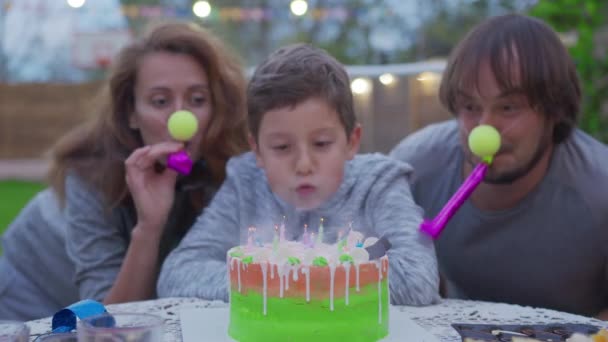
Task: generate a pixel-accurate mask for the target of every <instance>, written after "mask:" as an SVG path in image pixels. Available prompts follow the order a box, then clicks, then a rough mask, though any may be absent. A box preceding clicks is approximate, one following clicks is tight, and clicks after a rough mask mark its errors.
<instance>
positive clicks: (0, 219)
mask: <svg viewBox="0 0 608 342" xmlns="http://www.w3.org/2000/svg"><path fill="white" fill-rule="evenodd" d="M44 187H45V185H44V184H43V183H38V182H26V181H14V180H5V181H0V235H2V234H3V233H4V230H6V228H7V227H8V225H9V223H10V222H11V221H12V220H13V219H14V218H15V216H17V214H18V213H19V211H20V210H21V208H23V206H24V205H25V204H26V203H27V201H29V199H30V198H32V197H33V196H34V195H35V194H36V193H37V192H38V191H40V190H42V189H43V188H44ZM1 253H2V247H1V246H0V254H1Z"/></svg>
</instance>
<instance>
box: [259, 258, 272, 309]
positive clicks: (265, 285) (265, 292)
mask: <svg viewBox="0 0 608 342" xmlns="http://www.w3.org/2000/svg"><path fill="white" fill-rule="evenodd" d="M268 266H269V264H268V263H266V262H263V263H261V264H260V267H261V268H262V297H263V298H264V299H263V304H262V305H263V311H262V312H263V313H264V316H266V302H267V299H268V280H267V279H266V277H267V273H268V270H267V268H268ZM271 267H272V265H271Z"/></svg>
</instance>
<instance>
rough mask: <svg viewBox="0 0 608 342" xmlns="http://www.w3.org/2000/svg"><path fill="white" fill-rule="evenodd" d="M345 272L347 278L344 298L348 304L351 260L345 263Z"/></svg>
mask: <svg viewBox="0 0 608 342" xmlns="http://www.w3.org/2000/svg"><path fill="white" fill-rule="evenodd" d="M344 272H345V273H346V279H345V281H344V299H345V300H346V305H348V288H349V287H350V262H347V263H344Z"/></svg>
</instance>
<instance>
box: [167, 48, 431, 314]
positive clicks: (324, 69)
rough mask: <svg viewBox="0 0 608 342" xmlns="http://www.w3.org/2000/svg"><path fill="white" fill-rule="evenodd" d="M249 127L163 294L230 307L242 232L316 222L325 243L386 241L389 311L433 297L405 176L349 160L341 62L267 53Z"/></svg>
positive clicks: (380, 164) (174, 257)
mask: <svg viewBox="0 0 608 342" xmlns="http://www.w3.org/2000/svg"><path fill="white" fill-rule="evenodd" d="M248 121H249V129H250V135H249V143H250V145H251V148H252V152H249V153H246V154H244V155H241V156H239V157H236V158H233V159H232V160H231V161H230V162H229V163H228V166H227V178H226V182H225V183H224V185H222V188H221V189H220V191H219V192H218V193H217V194H216V196H215V198H214V199H213V201H212V203H211V205H210V206H209V207H208V208H207V209H206V210H205V211H204V213H203V214H202V215H201V216H200V217H199V219H198V220H197V222H196V223H195V225H194V226H193V227H192V229H191V230H190V232H189V233H188V234H187V236H186V237H185V238H184V240H183V241H182V243H181V244H180V245H179V247H177V249H176V250H175V251H174V252H172V253H171V254H170V255H169V257H168V258H167V260H166V262H165V263H164V264H163V268H162V271H161V275H160V278H159V282H158V293H159V295H160V296H164V297H166V296H179V297H185V296H188V297H201V298H204V299H209V300H213V299H222V300H227V299H228V288H227V286H226V284H228V281H227V272H226V252H227V251H228V249H229V248H231V247H234V246H236V245H239V244H242V242H244V241H245V239H246V237H247V234H248V233H249V231H248V227H250V226H254V227H256V228H257V232H256V236H257V237H258V238H260V239H261V241H263V242H270V241H271V236H272V234H273V227H274V226H275V225H277V224H281V223H282V222H284V223H285V238H286V239H287V240H300V239H301V238H302V235H303V233H304V227H305V225H306V226H307V227H309V228H308V229H309V230H308V231H309V232H314V233H316V229H317V227H318V226H319V222H320V220H321V219H323V226H324V230H325V232H324V235H323V236H324V237H325V239H324V242H327V243H332V242H335V241H336V238H337V236H338V234H339V231H341V230H344V229H345V228H346V229H348V227H349V225H350V224H351V223H352V224H353V227H354V228H355V229H356V230H358V231H361V232H362V233H363V234H364V235H365V236H382V237H384V238H386V239H387V240H388V242H389V243H390V245H391V246H392V247H391V249H390V250H388V252H387V254H388V257H389V263H390V264H389V265H390V266H389V268H390V278H389V287H390V293H391V302H392V303H393V304H408V305H426V304H431V303H433V302H435V301H436V300H437V299H438V282H439V280H438V272H437V264H436V262H437V261H436V257H435V252H434V249H433V242H432V241H431V240H430V239H429V238H427V237H426V236H423V235H422V234H421V233H419V231H418V226H419V225H420V222H421V221H422V210H421V209H420V208H419V207H418V206H416V205H415V203H414V202H413V200H412V197H411V194H410V190H409V186H408V183H407V182H408V177H409V174H410V173H411V171H412V169H411V168H410V167H409V166H408V165H407V164H403V163H400V162H398V161H394V160H392V159H389V158H388V157H385V156H381V155H379V154H374V155H358V156H355V154H356V153H357V151H358V148H359V142H360V138H361V127H360V126H359V125H358V124H357V122H356V119H355V114H354V110H353V99H352V93H351V90H350V82H349V78H348V75H347V73H346V71H345V69H344V67H343V66H342V65H341V64H340V63H339V62H338V61H336V60H335V59H334V58H333V57H331V56H329V55H328V54H327V53H325V52H324V51H322V50H319V49H316V48H314V47H312V46H310V45H304V44H298V45H292V46H288V47H285V48H282V49H279V50H278V51H276V52H274V53H273V54H271V55H270V56H269V57H268V58H267V59H266V60H265V61H264V62H262V64H261V65H260V66H259V67H258V68H257V70H256V71H255V73H254V75H253V77H252V79H251V81H250V84H249V87H248ZM264 233H266V237H265V238H264V237H263V236H264Z"/></svg>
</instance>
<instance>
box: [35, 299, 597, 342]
mask: <svg viewBox="0 0 608 342" xmlns="http://www.w3.org/2000/svg"><path fill="white" fill-rule="evenodd" d="M226 306H227V304H226V303H224V302H218V301H205V300H202V299H197V298H162V299H156V300H148V301H142V302H132V303H124V304H113V305H108V306H107V309H108V311H109V312H146V313H153V314H156V315H159V316H162V317H163V318H164V319H165V341H172V342H173V341H181V327H180V322H179V312H180V308H184V307H188V308H190V307H195V308H204V309H205V310H214V309H216V308H222V307H226ZM396 308H397V309H398V310H401V311H402V312H406V313H407V314H408V315H409V316H410V318H411V319H412V320H413V321H415V322H416V323H418V324H419V325H420V326H422V327H423V328H424V329H426V330H427V331H429V332H430V333H432V334H433V335H434V336H436V337H437V338H438V339H439V340H441V341H442V342H456V341H460V335H458V333H457V332H456V330H454V329H453V328H452V327H451V325H450V324H452V323H477V324H551V323H583V324H593V325H596V326H599V327H604V328H608V322H604V321H600V320H597V319H594V318H589V317H584V316H578V315H573V314H568V313H564V312H559V311H554V310H548V309H539V308H531V307H523V306H519V305H510V304H502V303H490V302H480V301H470V300H457V299H444V300H443V301H442V302H441V303H439V304H437V305H432V306H426V307H411V306H397V307H396ZM27 324H28V326H29V327H30V330H31V341H33V340H34V339H35V338H36V337H37V336H38V335H40V334H43V333H47V332H49V331H50V328H51V319H50V317H48V318H43V319H39V320H36V321H30V322H27Z"/></svg>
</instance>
